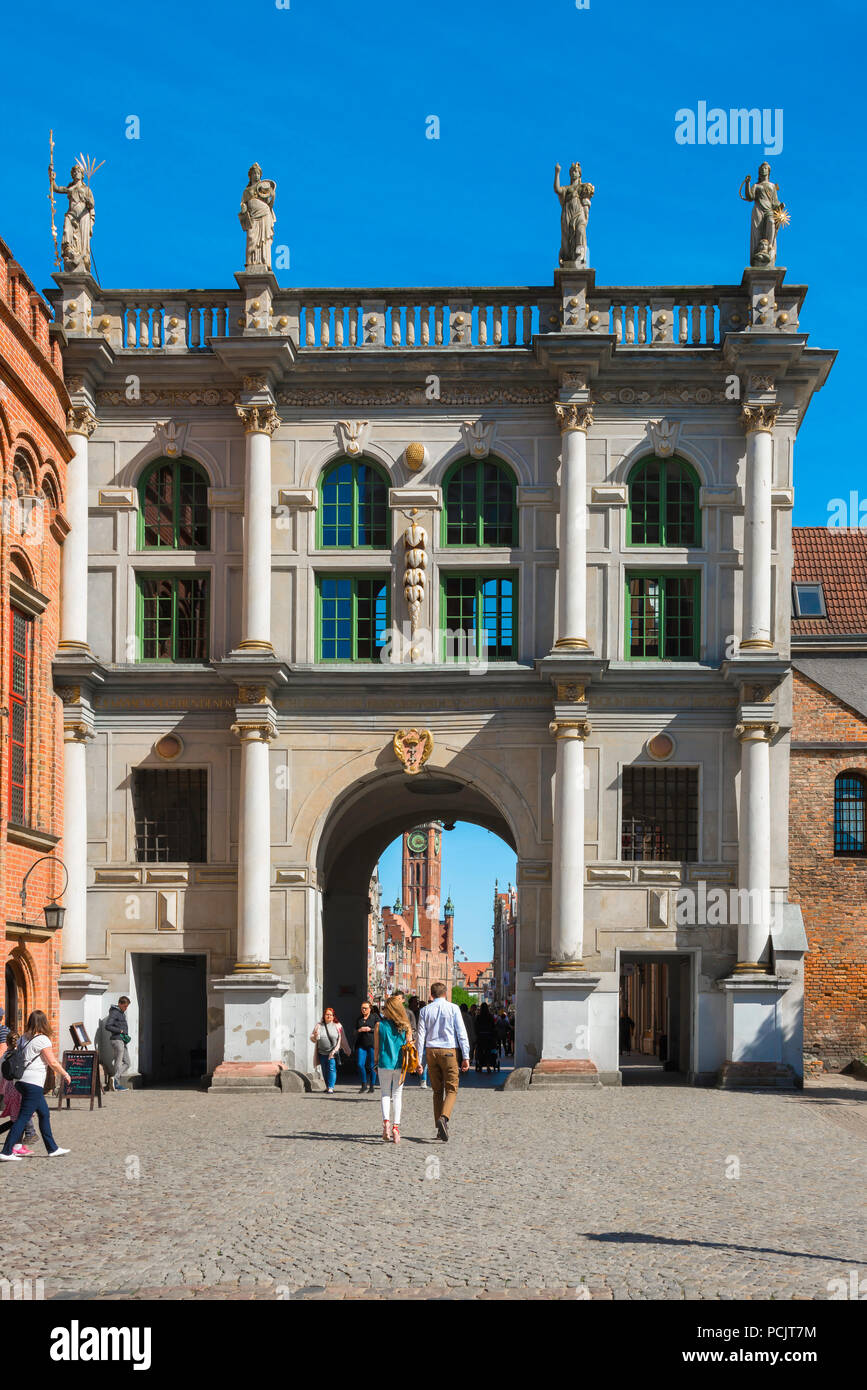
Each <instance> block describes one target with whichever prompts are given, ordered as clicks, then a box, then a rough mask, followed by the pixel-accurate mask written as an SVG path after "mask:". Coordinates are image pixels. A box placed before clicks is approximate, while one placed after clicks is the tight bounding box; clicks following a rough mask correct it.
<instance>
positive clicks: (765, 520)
mask: <svg viewBox="0 0 867 1390" xmlns="http://www.w3.org/2000/svg"><path fill="white" fill-rule="evenodd" d="M778 412H779V406H778V405H774V404H767V403H763V404H758V405H745V406H744V408H743V411H742V414H741V421H742V424H743V427H744V430H745V431H746V436H747V468H746V486H745V489H744V493H745V502H744V596H743V622H742V626H741V643H740V650H741V652H742V653H745V654H746V655H750V654H751V653H753V652H756V653H759V654H762V653H765V652H768V651H773V650H774V643H773V639H772V634H771V589H772V570H771V542H772V536H773V525H772V508H771V487H772V482H773V459H774V441H773V430H774V424H775V422H776V418H777V414H778Z"/></svg>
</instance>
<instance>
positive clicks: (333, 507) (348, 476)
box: [319, 458, 391, 550]
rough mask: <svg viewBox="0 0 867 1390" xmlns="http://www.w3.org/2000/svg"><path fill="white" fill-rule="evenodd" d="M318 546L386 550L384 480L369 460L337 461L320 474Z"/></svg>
mask: <svg viewBox="0 0 867 1390" xmlns="http://www.w3.org/2000/svg"><path fill="white" fill-rule="evenodd" d="M319 491H320V506H319V545H320V546H321V547H322V548H324V549H326V550H387V549H388V548H389V546H390V545H391V512H390V511H389V506H388V478H387V476H386V475H385V473H384V472H383V470H382V469H381V468H379V467H377V465H376V464H375V463H371V461H370V459H365V458H360V459H348V458H339V459H335V460H334V462H333V463H330V464H329V465H328V467H327V468H326V469H325V471H324V472H323V474H322V477H321V480H320V484H319Z"/></svg>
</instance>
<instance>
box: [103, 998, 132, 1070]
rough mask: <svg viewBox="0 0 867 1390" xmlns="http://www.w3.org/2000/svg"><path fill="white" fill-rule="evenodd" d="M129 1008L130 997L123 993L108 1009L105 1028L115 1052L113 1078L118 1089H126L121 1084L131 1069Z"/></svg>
mask: <svg viewBox="0 0 867 1390" xmlns="http://www.w3.org/2000/svg"><path fill="white" fill-rule="evenodd" d="M128 1008H129V998H128V997H127V995H125V994H122V995H121V996H120V998H119V999H118V1001H117V1003H116V1004H112V1006H111V1008H110V1009H109V1011H108V1018H107V1020H106V1024H105V1029H106V1032H107V1033H108V1036H109V1037H110V1039H111V1050H112V1052H113V1054H114V1071H113V1072H112V1074H111V1079H112V1080H113V1082H114V1089H115V1090H116V1091H125V1090H126V1089H127V1087H126V1086H123V1085H121V1078H122V1077H124V1076H126V1074H127V1072H128V1071H129V1067H130V1061H129V1053H128V1052H127V1043H128V1042H129V1033H128V1032H127V1031H126V1030H127V1027H128V1026H129V1025H128V1023H127V1020H126V1011H127V1009H128Z"/></svg>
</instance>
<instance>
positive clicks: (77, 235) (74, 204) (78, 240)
mask: <svg viewBox="0 0 867 1390" xmlns="http://www.w3.org/2000/svg"><path fill="white" fill-rule="evenodd" d="M104 163H105V160H102V161H101V162H100V163H99V164H94V162H93V160H92V159H91V158H90V156H89V155H79V156H78V161H77V163H75V164H73V166H72V169H71V171H70V176H69V183H68V184H67V186H66V187H65V188H63V187H61V185H60V184H59V183H56V182H55V178H54V139H53V135H52V137H51V159H50V162H49V165H48V188H49V193H48V196H49V198H50V200H51V227H52V232H53V233H54V244H55V249H56V246H57V234H56V232H55V230H54V194H55V193H65V194H66V196H67V198H68V199H69V207H68V208H67V211H66V214H65V216H64V218H63V236H62V239H61V243H60V252H61V256H62V258H63V269H64V270H66V271H76V270H86V271H89V270H90V238H91V236H92V234H93V224H94V220H95V210H94V204H93V193H92V191H91V189H90V186H89V184H88V183H87V181H86V180H87V179H89V178H92V176H93V175H94V174H95V173H96V171H97V169H101V168H102V165H103V164H104Z"/></svg>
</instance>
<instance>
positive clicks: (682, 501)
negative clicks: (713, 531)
mask: <svg viewBox="0 0 867 1390" xmlns="http://www.w3.org/2000/svg"><path fill="white" fill-rule="evenodd" d="M698 494H699V482H698V476H697V475H696V473H695V471H694V469H692V468H691V467H690V465H689V464H688V463H685V462H684V461H683V459H679V458H672V459H659V458H647V459H641V460H640V461H639V462H638V463H637V464H636V465H635V467H634V468H633V469H632V472H631V473H630V475H629V510H628V513H627V531H626V534H627V543H628V544H629V545H668V546H670V545H682V546H690V545H701V510H700V508H699V505H698Z"/></svg>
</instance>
